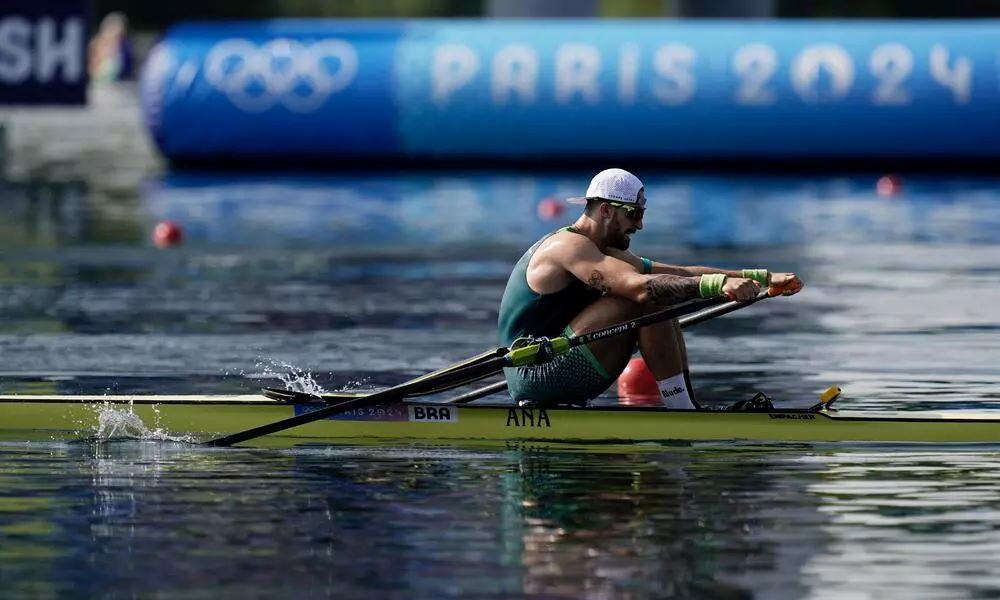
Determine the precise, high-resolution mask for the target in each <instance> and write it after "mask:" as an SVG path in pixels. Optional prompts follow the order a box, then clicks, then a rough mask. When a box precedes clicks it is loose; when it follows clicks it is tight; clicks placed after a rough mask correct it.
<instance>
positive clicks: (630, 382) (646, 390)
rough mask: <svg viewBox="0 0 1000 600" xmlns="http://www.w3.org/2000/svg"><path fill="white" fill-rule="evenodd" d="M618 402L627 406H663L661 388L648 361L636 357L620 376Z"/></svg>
mask: <svg viewBox="0 0 1000 600" xmlns="http://www.w3.org/2000/svg"><path fill="white" fill-rule="evenodd" d="M618 403H619V404H624V405H626V406H661V405H662V403H661V401H660V389H659V388H658V387H657V385H656V378H655V377H653V373H652V371H650V370H649V367H647V366H646V361H644V360H643V359H642V358H641V357H638V356H637V357H635V358H633V359H632V360H630V361H629V362H628V365H626V366H625V370H624V371H622V374H621V375H619V376H618Z"/></svg>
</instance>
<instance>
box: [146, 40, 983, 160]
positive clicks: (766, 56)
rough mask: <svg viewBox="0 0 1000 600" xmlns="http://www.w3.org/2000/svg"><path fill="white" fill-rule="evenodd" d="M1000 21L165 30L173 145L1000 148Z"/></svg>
mask: <svg viewBox="0 0 1000 600" xmlns="http://www.w3.org/2000/svg"><path fill="white" fill-rule="evenodd" d="M998 47H1000V21H990V20H987V21H945V22H926V21H920V22H915V21H914V22H892V21H886V22H880V21H861V22H857V21H851V22H830V21H822V22H814V21H790V22H786V21H658V20H641V21H639V20H636V21H621V20H613V21H612V20H559V21H523V20H510V21H506V20H500V21H466V20H447V21H445V20H430V21H347V20H331V21H325V20H316V21H275V22H260V23H250V22H246V23H225V24H217V23H216V24H188V25H181V26H178V27H175V28H173V29H172V30H170V31H169V33H168V34H167V35H166V37H165V38H164V39H163V40H162V41H161V43H160V44H158V45H157V47H156V48H155V49H154V50H153V52H152V54H151V55H150V58H149V60H148V61H147V64H146V68H145V70H144V73H143V76H142V87H141V89H142V96H143V105H144V107H145V111H146V120H147V123H148V125H149V128H150V130H151V132H152V134H153V136H154V138H155V140H156V142H157V144H158V145H159V147H160V149H161V150H162V152H163V153H164V154H165V155H166V156H167V157H168V158H171V159H186V160H194V161H197V160H213V159H223V160H226V159H235V160H240V159H244V158H260V159H278V160H288V159H297V158H306V159H323V158H333V157H340V158H354V159H362V160H365V159H370V158H380V159H399V160H408V159H421V160H441V159H445V160H455V159H458V160H461V159H486V160H535V159H588V160H589V159H596V158H616V159H622V158H624V157H631V158H645V159H654V160H658V159H681V160H686V159H713V158H727V159H747V160H757V159H761V158H772V159H803V158H817V157H818V158H825V157H830V158H861V159H865V158H880V157H881V158H887V157H894V158H900V157H902V158H950V159H989V158H995V157H998V156H1000V85H998V73H1000V65H998V54H997V52H996V50H995V49H996V48H998Z"/></svg>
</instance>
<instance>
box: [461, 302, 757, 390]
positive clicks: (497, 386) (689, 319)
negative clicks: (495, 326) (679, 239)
mask: <svg viewBox="0 0 1000 600" xmlns="http://www.w3.org/2000/svg"><path fill="white" fill-rule="evenodd" d="M768 297H769V295H768V293H767V290H764V291H762V292H761V293H760V294H758V295H757V296H756V297H755V298H754V299H753V300H748V301H746V302H736V301H733V302H727V303H725V304H722V305H719V306H713V307H710V308H706V309H704V310H701V311H699V312H696V313H695V314H693V315H688V316H686V317H681V318H680V319H678V320H677V323H678V324H679V325H680V326H681V329H684V328H687V327H690V326H692V325H697V324H698V323H702V322H704V321H707V320H709V319H714V318H715V317H721V316H722V315H726V314H729V313H731V312H733V311H734V310H739V309H741V308H743V307H745V306H750V305H751V304H753V303H755V302H757V301H759V300H763V299H764V298H768ZM506 389H507V382H506V381H498V382H496V383H491V384H490V385H488V386H485V387H482V388H479V389H478V390H472V391H471V392H468V393H465V394H462V395H461V396H456V397H455V398H451V399H450V400H448V401H446V402H442V404H466V403H469V402H472V401H473V400H479V399H480V398H485V397H486V396H491V395H493V394H496V393H499V392H503V391H506Z"/></svg>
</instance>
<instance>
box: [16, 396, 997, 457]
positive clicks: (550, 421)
mask: <svg viewBox="0 0 1000 600" xmlns="http://www.w3.org/2000/svg"><path fill="white" fill-rule="evenodd" d="M316 406H323V405H310V404H297V405H293V404H286V403H282V402H277V401H274V400H270V399H268V398H265V397H264V396H256V395H246V396H165V395H164V396H31V395H19V396H0V436H2V437H3V438H4V439H8V440H9V439H79V438H88V437H94V436H95V435H96V434H98V432H99V430H100V426H101V423H102V418H103V419H104V422H105V424H106V423H107V422H108V421H109V417H111V419H110V420H111V421H114V417H115V416H116V415H117V416H118V417H122V416H130V417H137V418H138V419H140V420H141V423H142V424H143V425H144V427H145V428H147V429H148V430H150V431H156V430H158V431H160V432H162V433H163V434H166V435H169V436H178V437H179V436H186V437H189V438H192V439H196V440H207V439H210V438H212V437H215V436H219V435H223V434H229V433H233V432H237V431H242V430H245V429H249V428H252V427H257V426H260V425H264V424H266V423H271V422H273V421H278V420H281V419H285V418H288V417H291V416H293V415H295V414H298V413H301V412H303V411H308V410H310V409H312V408H314V407H316ZM104 433H105V434H107V433H108V432H107V431H105V432H104ZM347 439H412V440H497V441H504V440H523V441H543V440H544V441H565V442H604V443H611V442H643V441H664V442H666V441H741V440H745V441H758V442H886V443H1000V411H997V412H964V411H947V412H923V411H919V412H918V411H899V412H868V411H836V410H823V411H819V412H809V411H804V410H776V411H773V412H767V413H754V412H725V411H676V410H664V409H658V408H634V407H601V408H550V409H540V408H512V407H509V406H501V405H481V404H472V405H463V406H455V405H442V404H435V403H428V402H408V403H397V404H389V405H382V406H374V407H368V408H362V409H357V410H355V411H351V412H349V413H346V414H341V415H336V416H334V417H332V418H329V419H323V420H320V421H316V422H313V423H309V424H307V425H303V426H300V427H296V428H294V429H291V430H287V431H284V432H281V433H280V434H275V435H271V436H266V437H265V438H261V439H259V440H252V441H250V442H247V444H246V445H253V446H267V445H289V444H299V443H316V442H319V443H323V442H336V441H338V440H339V441H343V440H347Z"/></svg>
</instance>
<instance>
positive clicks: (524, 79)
mask: <svg viewBox="0 0 1000 600" xmlns="http://www.w3.org/2000/svg"><path fill="white" fill-rule="evenodd" d="M492 88H493V89H492V90H491V96H492V98H493V103H494V104H498V105H504V104H507V100H508V98H510V96H511V95H515V96H520V99H521V104H534V102H535V91H536V90H537V89H538V54H537V53H536V52H535V51H534V50H532V49H531V48H530V47H528V46H525V45H524V44H512V45H510V46H504V47H503V48H501V49H500V51H499V52H497V55H496V56H494V57H493V85H492Z"/></svg>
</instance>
